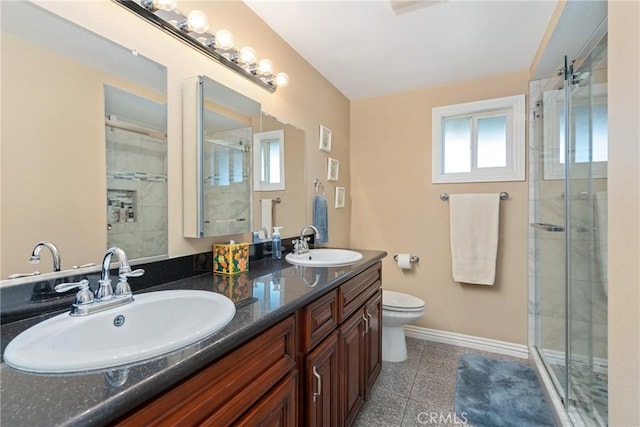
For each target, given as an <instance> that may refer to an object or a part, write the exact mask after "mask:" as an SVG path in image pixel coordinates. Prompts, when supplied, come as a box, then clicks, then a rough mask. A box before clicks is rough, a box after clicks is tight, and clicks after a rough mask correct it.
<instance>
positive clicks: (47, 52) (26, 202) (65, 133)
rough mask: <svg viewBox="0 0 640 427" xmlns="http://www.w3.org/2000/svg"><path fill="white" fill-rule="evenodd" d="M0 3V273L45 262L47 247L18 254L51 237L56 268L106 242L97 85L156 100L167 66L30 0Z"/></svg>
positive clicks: (94, 258) (92, 257)
mask: <svg viewBox="0 0 640 427" xmlns="http://www.w3.org/2000/svg"><path fill="white" fill-rule="evenodd" d="M0 7H1V13H0V17H1V19H2V22H1V30H2V38H1V43H2V49H1V53H2V61H1V66H2V70H1V78H2V128H1V132H2V137H1V139H0V141H1V144H2V145H1V150H2V165H1V168H0V173H1V179H0V182H1V186H2V187H1V189H0V197H1V201H0V202H1V203H0V204H1V210H2V212H1V216H2V231H1V232H2V235H1V239H0V240H1V241H2V249H3V251H2V255H1V257H0V270H1V272H2V277H3V278H6V277H7V276H8V275H9V274H12V273H27V272H32V271H35V270H40V271H41V272H43V273H46V272H48V271H50V270H48V268H49V265H50V261H49V259H45V258H47V257H48V256H49V255H48V254H45V255H44V257H43V260H42V261H41V263H40V264H39V265H31V264H29V263H28V261H27V260H28V258H29V254H30V253H31V250H32V248H33V245H34V244H35V243H36V242H39V241H41V240H48V241H51V242H53V243H55V245H56V246H58V247H59V249H60V252H61V255H62V256H61V259H62V270H68V269H70V268H71V266H73V265H84V264H88V263H96V264H97V263H99V262H100V260H101V259H102V255H103V254H104V251H105V249H106V247H107V233H106V224H107V222H106V209H105V202H106V197H105V196H106V190H107V186H106V178H105V177H106V169H105V155H106V153H105V100H104V95H105V92H104V87H105V85H109V86H111V87H114V88H118V89H121V90H124V91H126V92H129V93H134V94H136V95H138V96H143V97H145V98H147V99H150V100H153V102H154V103H156V104H160V105H164V104H166V89H165V87H166V69H165V68H164V67H163V66H161V65H159V64H156V63H154V62H152V61H150V60H148V59H146V58H144V57H143V56H141V55H138V54H137V53H136V52H132V51H131V50H130V49H126V48H124V47H122V46H120V45H116V44H114V43H113V42H111V41H109V40H106V39H104V38H102V37H100V36H98V35H96V34H94V33H91V32H89V31H87V30H86V29H84V28H82V27H79V26H77V25H75V24H73V23H71V22H69V21H66V20H64V19H62V18H60V17H59V16H56V15H54V14H52V13H50V12H48V11H45V10H43V9H42V8H40V7H38V6H36V5H34V4H32V3H29V2H17V1H16V2H13V1H11V2H7V1H4V2H0ZM140 221H142V219H141V218H140ZM140 225H142V224H140ZM164 247H165V248H166V243H165V246H164ZM165 252H166V249H165ZM130 258H133V257H130ZM42 276H45V275H44V274H43V275H42ZM43 278H44V277H43Z"/></svg>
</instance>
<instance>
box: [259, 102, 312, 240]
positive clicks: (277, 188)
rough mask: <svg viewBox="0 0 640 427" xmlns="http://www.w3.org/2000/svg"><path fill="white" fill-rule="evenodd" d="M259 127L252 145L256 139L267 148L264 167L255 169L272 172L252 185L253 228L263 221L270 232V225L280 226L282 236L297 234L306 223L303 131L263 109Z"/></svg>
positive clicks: (263, 149)
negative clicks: (265, 165) (259, 182)
mask: <svg viewBox="0 0 640 427" xmlns="http://www.w3.org/2000/svg"><path fill="white" fill-rule="evenodd" d="M260 130H261V132H260V133H258V134H257V135H256V137H257V138H256V140H257V141H256V140H254V145H256V144H257V143H260V147H261V148H262V150H261V151H263V152H268V154H269V156H268V159H267V160H265V161H264V163H265V164H268V168H265V169H262V170H259V169H257V168H256V170H258V172H259V173H262V172H264V173H265V175H266V172H267V171H269V172H271V171H273V176H272V177H270V178H268V179H264V180H263V181H270V182H268V183H265V182H262V183H261V184H260V185H257V184H256V186H255V191H254V196H253V197H254V201H253V203H254V206H256V207H259V208H256V209H254V224H255V228H260V226H262V225H264V226H265V228H267V229H268V230H269V233H271V232H272V231H273V230H272V228H271V227H272V226H279V227H280V226H281V227H283V228H282V231H281V233H282V235H283V236H285V237H292V236H297V235H298V234H299V233H300V230H302V227H304V226H305V224H306V210H305V207H306V199H305V187H304V185H305V182H306V180H305V167H304V161H305V160H304V159H305V145H306V144H305V132H304V131H303V130H300V129H298V128H296V127H295V126H293V125H291V124H288V123H286V122H284V121H282V120H279V119H278V118H276V117H273V116H271V115H269V114H266V113H263V114H262V119H261V126H260ZM265 143H266V145H265ZM275 147H278V148H277V149H276V148H275ZM279 156H282V157H280V160H277V159H278V157H279ZM278 161H279V162H280V164H277V162H278ZM255 163H256V162H254V164H255ZM276 182H277V184H276ZM272 184H276V185H272Z"/></svg>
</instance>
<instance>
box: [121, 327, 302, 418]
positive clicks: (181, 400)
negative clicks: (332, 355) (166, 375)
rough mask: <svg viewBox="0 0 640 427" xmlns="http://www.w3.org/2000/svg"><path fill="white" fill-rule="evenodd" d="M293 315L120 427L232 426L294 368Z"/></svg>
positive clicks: (175, 388) (143, 408)
mask: <svg viewBox="0 0 640 427" xmlns="http://www.w3.org/2000/svg"><path fill="white" fill-rule="evenodd" d="M295 340H296V331H295V316H291V317H289V318H287V319H285V320H283V321H282V322H280V323H279V324H277V325H276V326H274V327H272V328H271V329H269V330H267V331H266V332H263V333H262V334H261V335H259V336H258V337H256V338H254V339H253V340H251V341H249V342H248V343H247V344H244V345H243V346H241V347H240V348H238V349H236V350H234V351H233V352H231V353H230V354H228V355H227V356H225V357H223V358H222V359H220V360H218V361H217V362H215V363H214V364H212V365H211V366H209V367H208V368H205V369H204V370H203V371H201V372H200V373H198V374H196V375H194V376H193V377H191V378H189V379H188V380H186V381H184V382H183V383H181V384H180V385H178V386H176V387H174V388H173V389H171V390H169V391H168V392H166V393H164V394H163V395H161V396H160V397H158V398H156V399H155V400H154V401H153V402H151V403H149V404H147V405H146V406H144V407H142V408H141V409H139V410H138V411H137V412H134V413H133V414H131V415H129V416H128V417H127V418H125V419H124V420H121V422H120V425H129V426H141V425H145V426H152V425H197V424H202V423H203V422H204V421H205V420H206V423H207V424H209V425H218V426H221V425H229V424H231V423H232V422H233V421H234V420H236V419H237V418H238V415H240V414H243V413H245V412H246V411H247V410H248V409H249V408H250V407H251V406H252V405H253V404H254V403H255V402H256V401H258V400H259V399H260V398H261V397H262V396H263V395H265V394H266V393H267V392H268V391H269V390H270V389H271V387H272V386H273V384H276V383H277V382H278V381H279V380H280V379H281V378H283V377H284V376H285V375H286V374H287V373H288V372H289V371H291V370H293V369H294V367H295V355H296V342H295Z"/></svg>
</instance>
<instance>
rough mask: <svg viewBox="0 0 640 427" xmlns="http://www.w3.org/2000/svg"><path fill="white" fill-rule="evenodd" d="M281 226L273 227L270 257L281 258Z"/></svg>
mask: <svg viewBox="0 0 640 427" xmlns="http://www.w3.org/2000/svg"><path fill="white" fill-rule="evenodd" d="M281 229H282V227H273V234H272V235H271V259H274V260H280V259H282V239H281V238H280V230H281Z"/></svg>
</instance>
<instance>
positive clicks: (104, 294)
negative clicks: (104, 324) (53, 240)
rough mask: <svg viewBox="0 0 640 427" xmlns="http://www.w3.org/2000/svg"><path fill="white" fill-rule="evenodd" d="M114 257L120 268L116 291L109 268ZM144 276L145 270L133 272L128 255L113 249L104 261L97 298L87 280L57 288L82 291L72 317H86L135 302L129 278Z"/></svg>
mask: <svg viewBox="0 0 640 427" xmlns="http://www.w3.org/2000/svg"><path fill="white" fill-rule="evenodd" d="M113 255H116V256H117V257H118V261H120V267H119V269H118V278H119V281H118V285H117V286H116V288H115V291H114V289H113V288H112V287H111V279H110V278H109V268H110V267H111V258H112V257H113ZM143 274H144V270H142V269H138V270H133V271H131V266H129V260H128V259H127V254H126V253H125V252H124V251H123V250H122V249H120V248H117V247H112V248H109V249H108V250H107V252H106V253H105V255H104V258H103V259H102V272H101V275H100V280H99V281H98V284H99V288H98V290H97V291H96V294H95V297H94V295H93V293H92V292H91V289H90V288H89V281H88V280H87V279H83V280H80V281H79V282H74V283H61V284H59V285H57V286H56V287H55V289H56V291H57V292H66V291H68V290H70V289H73V288H79V289H80V290H79V291H78V293H77V294H76V297H75V299H74V301H73V305H72V307H71V312H70V313H69V314H71V315H72V316H86V315H89V314H91V313H97V312H99V311H103V310H107V309H109V308H112V307H115V306H119V305H123V304H127V303H130V302H132V301H133V294H132V292H131V287H130V286H129V282H128V281H127V278H129V277H140V276H142V275H143Z"/></svg>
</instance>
